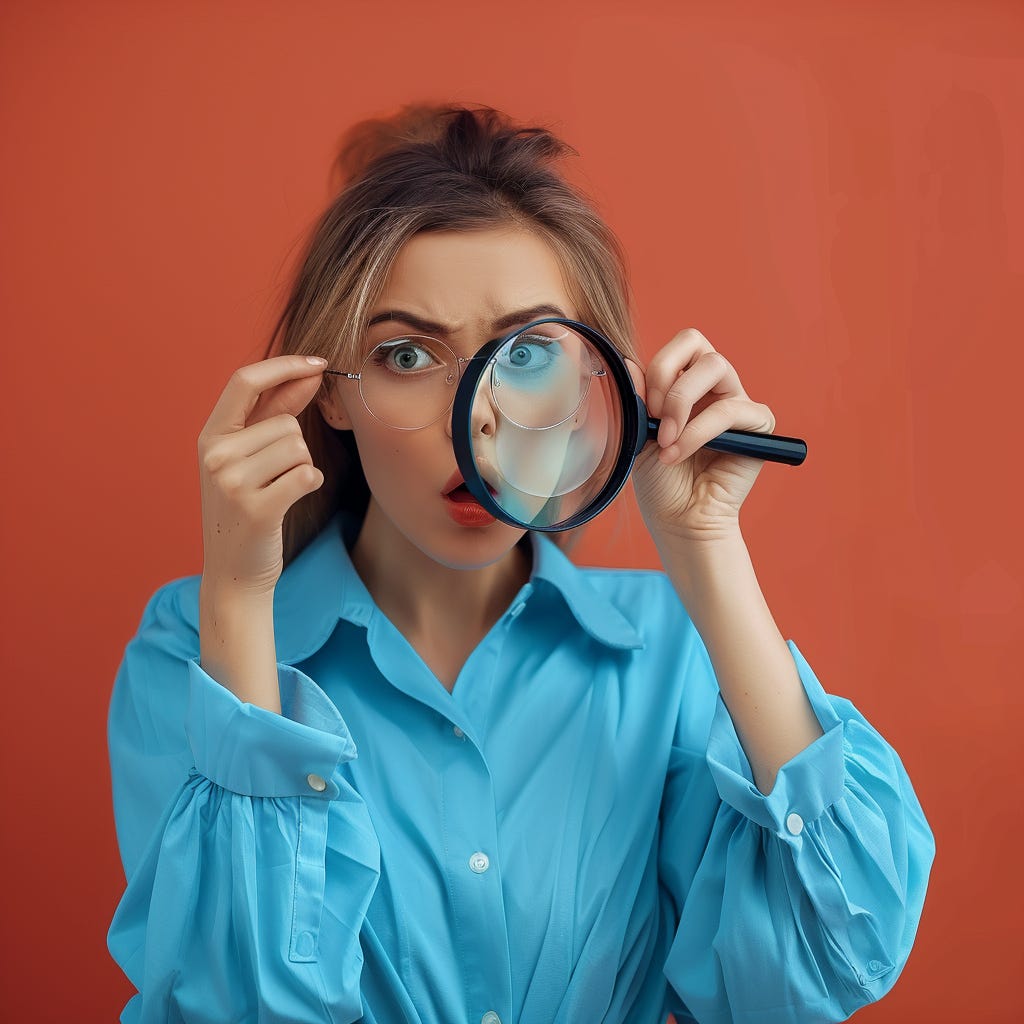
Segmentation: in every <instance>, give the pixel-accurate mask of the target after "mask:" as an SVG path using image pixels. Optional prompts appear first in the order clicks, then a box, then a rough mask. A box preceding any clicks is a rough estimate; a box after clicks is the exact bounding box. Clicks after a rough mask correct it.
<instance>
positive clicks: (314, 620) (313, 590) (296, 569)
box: [274, 511, 644, 665]
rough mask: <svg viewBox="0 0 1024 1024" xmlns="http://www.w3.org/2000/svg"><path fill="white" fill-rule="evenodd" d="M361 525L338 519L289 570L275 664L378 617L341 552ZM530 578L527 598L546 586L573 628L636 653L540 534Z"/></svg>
mask: <svg viewBox="0 0 1024 1024" xmlns="http://www.w3.org/2000/svg"><path fill="white" fill-rule="evenodd" d="M357 527H358V524H357V523H355V522H354V521H353V520H352V519H351V518H350V517H349V516H346V515H345V513H343V512H340V511H339V512H336V513H335V515H334V516H333V517H332V518H331V520H330V521H329V522H328V524H327V525H326V526H325V527H324V529H323V530H321V531H320V533H319V534H317V536H316V537H314V538H313V540H312V541H310V542H309V544H307V545H306V547H305V548H303V550H302V551H301V552H300V553H299V554H298V555H297V556H296V557H295V559H293V561H292V562H291V563H289V565H288V567H287V568H286V569H285V571H284V572H283V573H282V574H281V578H280V580H278V584H277V589H276V590H275V592H274V640H275V643H276V646H277V656H278V660H280V661H281V662H283V663H284V664H286V665H294V664H296V663H297V662H300V661H304V660H305V659H306V658H308V657H310V656H311V655H312V654H314V653H316V651H318V650H319V649H320V648H321V647H322V646H323V645H324V643H325V642H326V640H327V638H328V637H329V636H330V634H331V632H332V631H333V630H334V628H335V626H337V624H338V620H339V619H346V620H347V621H349V622H353V623H355V624H357V625H362V626H367V625H369V622H370V619H371V617H372V616H373V614H374V612H375V611H376V605H375V603H374V600H373V598H372V597H371V596H370V592H369V591H368V590H367V589H366V587H365V585H364V584H363V581H362V579H360V577H359V574H358V573H357V572H356V570H355V567H354V566H353V565H352V560H351V558H350V557H349V553H348V549H347V547H346V537H347V539H348V542H349V543H351V542H352V540H354V536H355V531H356V530H357ZM528 536H529V539H530V543H531V545H532V549H533V570H532V572H531V574H530V582H529V583H528V584H527V586H526V588H525V589H526V591H527V593H526V594H524V595H523V596H527V595H528V594H529V593H532V592H533V591H534V590H537V589H538V587H539V585H540V584H541V583H543V584H544V585H547V586H549V587H551V588H553V591H554V592H556V593H557V594H558V595H560V597H561V599H562V600H563V601H564V602H565V604H566V606H567V607H568V609H569V611H570V612H571V613H572V615H573V617H574V618H575V619H576V621H577V623H579V625H580V626H581V627H582V628H583V629H584V630H585V631H586V632H587V633H588V634H589V635H590V636H592V637H593V638H594V639H595V640H598V641H600V642H601V643H603V644H605V645H606V646H608V647H612V648H619V649H626V650H635V649H636V648H640V647H643V646H644V644H643V640H642V639H641V638H640V635H639V634H638V633H637V631H636V629H635V628H634V627H633V625H632V624H631V623H630V622H629V620H628V619H627V618H626V617H625V616H624V615H623V614H622V612H620V611H619V610H618V608H616V607H615V605H614V604H612V602H611V601H610V600H609V599H608V598H607V597H606V596H605V595H604V594H602V593H600V592H599V591H598V590H597V589H595V588H594V587H593V586H592V585H591V584H590V582H589V581H588V580H587V577H586V573H585V572H584V571H583V570H581V569H579V568H578V567H577V566H576V565H574V564H573V563H572V562H571V561H570V560H569V558H568V557H567V556H566V555H565V554H564V553H563V552H562V551H561V549H560V548H559V547H558V546H557V545H556V544H555V543H554V542H553V541H552V540H551V539H550V538H549V537H548V536H547V535H545V534H542V533H530V534H529V535H528Z"/></svg>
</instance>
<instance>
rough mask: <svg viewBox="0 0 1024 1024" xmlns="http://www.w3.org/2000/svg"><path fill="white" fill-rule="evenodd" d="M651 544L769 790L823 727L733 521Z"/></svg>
mask: <svg viewBox="0 0 1024 1024" xmlns="http://www.w3.org/2000/svg"><path fill="white" fill-rule="evenodd" d="M655 543H656V545H657V548H658V554H659V555H660V557H661V562H662V565H664V567H665V571H666V573H667V574H668V577H669V579H670V580H671V581H672V585H673V587H674V588H675V591H676V593H677V594H678V595H679V599H680V600H681V601H682V602H683V605H684V607H685V608H686V611H687V613H688V615H689V617H690V619H691V620H692V622H693V624H694V625H695V626H696V627H697V631H698V632H699V633H700V636H701V639H702V640H703V641H704V646H705V647H706V648H707V651H708V654H709V655H710V656H711V664H712V665H713V666H714V669H715V678H716V679H717V681H718V686H719V689H720V690H721V692H722V699H723V700H724V702H725V706H726V707H727V708H728V709H729V714H730V716H731V717H732V720H733V722H734V723H735V725H736V731H737V733H738V734H739V737H740V741H741V742H742V743H743V749H744V751H745V752H746V755H747V757H748V759H749V761H750V766H751V768H752V770H753V773H754V781H755V782H756V783H757V787H758V789H760V790H761V792H762V793H770V792H771V791H772V787H773V785H774V784H775V777H776V774H777V773H778V770H779V768H780V767H781V766H782V765H783V764H785V763H786V762H787V761H788V760H790V758H792V757H795V756H796V755H797V754H798V753H800V751H801V750H803V749H804V748H805V747H807V746H808V745H809V744H811V743H813V742H814V740H816V739H817V738H818V737H819V736H821V735H822V729H821V726H820V724H819V723H818V720H817V718H816V717H815V715H814V711H813V709H812V708H811V703H810V701H809V700H808V699H807V694H806V693H805V692H804V688H803V686H802V685H801V683H800V676H799V674H798V672H797V670H796V666H795V665H794V663H793V656H792V655H791V654H790V651H789V648H788V647H787V646H786V641H785V640H784V639H783V637H782V634H781V633H780V632H779V630H778V627H777V626H776V625H775V620H774V618H773V617H772V613H771V612H770V611H769V609H768V605H767V604H766V602H765V599H764V596H763V594H762V593H761V588H760V586H759V585H758V582H757V577H756V575H755V574H754V567H753V565H752V563H751V561H750V554H749V552H748V551H747V546H746V544H745V542H744V540H743V537H742V535H741V534H740V530H739V525H738V524H737V526H736V529H735V531H734V532H733V533H731V534H724V535H721V536H719V537H716V538H715V539H714V540H708V541H707V542H700V543H696V542H693V541H687V542H680V541H677V540H673V539H672V538H670V537H664V536H659V535H656V536H655Z"/></svg>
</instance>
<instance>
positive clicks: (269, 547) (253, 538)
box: [199, 355, 326, 597]
mask: <svg viewBox="0 0 1024 1024" xmlns="http://www.w3.org/2000/svg"><path fill="white" fill-rule="evenodd" d="M325 366H326V363H323V364H318V365H316V366H314V365H313V364H312V363H310V362H308V361H307V359H306V357H305V356H300V355H286V356H274V357H273V358H271V359H264V360H262V361H261V362H258V363H251V364H250V365H248V366H242V367H240V368H239V369H237V370H235V372H234V373H233V374H232V375H231V379H230V380H229V381H228V383H227V386H226V387H225V388H224V390H223V392H221V396H220V398H219V400H218V401H217V404H216V405H215V406H214V409H213V412H212V413H210V418H209V419H208V420H207V421H206V424H205V425H204V427H203V429H202V431H201V432H200V434H199V479H200V495H201V499H202V509H203V512H202V514H203V584H204V586H208V587H211V586H212V587H214V588H215V589H217V590H219V591H237V592H239V593H240V594H245V595H254V596H267V597H269V596H272V595H273V592H274V588H275V587H276V586H277V581H278V579H279V578H280V576H281V572H282V571H283V569H284V543H283V538H282V523H283V521H284V515H285V513H286V512H287V511H288V509H289V508H291V506H292V505H293V504H295V502H296V501H298V500H299V498H301V497H302V496H303V495H304V494H309V493H311V492H312V491H315V490H316V489H317V488H318V487H319V486H320V485H321V484H322V483H323V482H324V475H323V473H321V472H320V470H319V469H317V468H316V467H315V466H314V465H313V459H312V457H311V456H310V454H309V449H308V448H307V447H306V442H305V439H304V438H303V436H302V430H301V428H300V427H299V421H298V420H297V419H296V416H297V414H298V413H300V412H301V411H302V410H303V409H304V408H305V407H306V406H307V405H308V404H309V401H310V399H312V397H313V396H314V395H315V394H316V392H317V388H318V387H319V386H320V381H321V379H322V376H323V371H324V367H325Z"/></svg>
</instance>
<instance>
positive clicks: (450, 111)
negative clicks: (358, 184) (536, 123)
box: [331, 103, 575, 191]
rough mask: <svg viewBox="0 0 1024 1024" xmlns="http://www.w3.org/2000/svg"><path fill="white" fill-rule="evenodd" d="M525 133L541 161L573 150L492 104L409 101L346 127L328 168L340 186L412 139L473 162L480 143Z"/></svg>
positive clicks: (514, 138) (530, 148)
mask: <svg viewBox="0 0 1024 1024" xmlns="http://www.w3.org/2000/svg"><path fill="white" fill-rule="evenodd" d="M527 139H528V140H529V143H528V145H527V146H526V149H527V150H528V151H529V153H530V155H531V156H532V157H533V159H534V160H536V161H538V162H541V163H545V162H548V161H551V160H555V159H557V158H559V157H562V156H564V155H566V154H567V153H575V150H574V149H573V148H572V147H571V146H568V145H567V144H566V143H564V142H562V141H561V140H560V139H558V138H557V137H556V136H554V135H553V134H552V133H551V132H550V131H549V130H548V129H546V128H536V127H534V128H527V127H523V126H520V125H517V124H515V123H514V122H513V121H512V119H511V118H510V117H509V116H508V115H507V114H503V113H502V112H501V111H499V110H495V109H494V108H493V107H488V106H483V105H453V104H444V103H408V104H406V105H405V106H403V107H401V108H400V109H399V111H398V112H397V113H396V114H392V115H391V116H388V117H376V118H368V119H367V120H365V121H360V122H358V123H357V124H355V125H353V126H352V127H351V128H350V129H349V130H348V131H346V132H345V134H344V135H343V136H342V138H341V142H340V144H339V147H338V155H337V156H336V157H335V160H334V164H333V165H332V168H331V186H332V188H333V189H334V190H336V191H340V190H341V189H342V188H344V187H345V186H346V185H348V184H349V183H350V182H352V181H355V180H356V179H357V178H359V177H361V176H362V175H363V174H364V172H365V171H366V170H367V169H368V168H369V167H370V165H371V164H373V163H374V162H375V161H376V160H378V159H380V158H381V157H383V156H385V155H386V154H388V153H390V152H393V151H394V150H397V149H401V148H403V147H407V146H410V145H411V146H416V145H424V144H425V145H433V146H437V147H439V149H440V150H441V151H443V152H444V154H445V156H446V157H448V158H449V159H452V160H453V162H454V163H464V162H466V161H467V159H468V161H469V162H471V163H473V162H475V161H474V159H473V157H474V155H475V154H479V153H480V150H481V149H490V148H491V147H493V146H494V145H495V144H497V145H499V146H501V145H502V144H505V145H507V144H509V143H514V142H519V143H522V142H524V141H526V140H527ZM464 169H466V170H470V168H468V167H467V168H464Z"/></svg>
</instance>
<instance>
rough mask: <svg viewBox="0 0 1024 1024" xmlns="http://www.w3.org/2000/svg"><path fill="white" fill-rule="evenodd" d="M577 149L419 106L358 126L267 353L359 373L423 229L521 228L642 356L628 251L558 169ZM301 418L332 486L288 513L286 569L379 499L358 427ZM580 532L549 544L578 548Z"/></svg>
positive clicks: (314, 411)
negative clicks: (346, 515) (345, 517)
mask: <svg viewBox="0 0 1024 1024" xmlns="http://www.w3.org/2000/svg"><path fill="white" fill-rule="evenodd" d="M569 154H572V155H576V151H575V150H574V149H572V147H570V146H568V145H567V144H566V143H564V142H563V141H561V139H559V138H557V137H556V136H555V135H554V134H552V132H551V131H549V130H548V129H546V128H540V127H522V126H517V125H516V124H514V123H513V122H512V121H511V119H510V118H508V117H507V116H506V115H504V114H502V113H500V112H498V111H496V110H493V109H492V108H490V107H467V106H426V105H412V106H407V107H404V108H402V110H401V111H399V113H398V114H396V115H395V116H393V117H389V118H380V119H373V120H368V121H363V122H361V123H359V124H357V125H355V126H354V127H353V128H352V129H350V130H349V132H348V133H347V134H346V135H345V136H344V137H343V139H342V144H341V147H340V150H339V153H338V156H337V158H336V160H335V162H334V165H333V168H332V177H333V186H334V188H335V190H336V192H337V195H336V198H335V199H334V201H333V202H332V203H331V204H330V206H329V207H328V208H327V209H326V211H325V212H324V213H323V214H322V216H321V217H320V218H319V220H318V221H317V223H316V224H315V226H314V228H313V231H312V234H311V237H310V239H309V241H308V243H307V245H306V247H305V250H304V254H303V256H302V258H301V260H300V262H299V267H298V270H297V272H296V276H295V280H294V283H293V285H292V286H291V291H290V295H289V298H288V301H287V303H286V304H285V307H284V309H283V311H282V313H281V316H280V317H279V319H278V321H277V324H276V325H275V327H274V330H273V332H272V335H271V338H270V341H269V343H268V344H267V348H266V352H265V354H264V358H269V357H270V356H271V355H287V354H291V353H298V354H300V355H319V356H323V357H325V358H326V359H327V360H328V365H329V366H335V367H347V366H349V365H354V363H355V362H356V361H358V354H359V352H360V351H361V346H362V342H363V337H364V335H365V332H366V324H367V321H368V320H369V315H370V311H371V309H372V307H373V304H374V303H375V302H376V300H377V298H378V297H379V295H380V293H381V291H382V289H383V286H384V283H385V280H386V278H387V275H388V273H389V271H390V268H391V266H392V263H393V262H394V260H395V257H396V256H397V255H398V252H399V250H400V249H401V248H402V246H403V245H404V244H405V243H406V242H407V241H408V240H409V239H410V238H411V237H412V236H413V235H415V234H417V233H418V232H421V231H443V230H449V231H450V230H456V231H458V230H466V231H470V230H479V229H483V228H490V227H500V226H505V225H509V224H512V225H515V226H518V227H522V228H526V229H528V230H532V231H534V232H536V233H537V234H538V235H539V236H540V237H542V238H543V239H544V240H545V241H547V242H548V244H549V245H550V246H551V247H552V250H553V251H554V253H555V255H556V258H557V259H558V262H559V264H560V266H561V268H562V271H563V273H564V275H565V278H566V284H567V287H568V289H569V292H570V296H571V297H572V299H573V301H574V302H575V304H576V306H577V309H578V311H579V316H580V319H581V320H583V321H584V322H585V323H589V324H590V325H592V326H593V327H596V328H597V329H598V330H599V331H601V332H602V333H603V334H604V335H606V336H607V337H608V338H609V339H610V340H611V341H612V342H613V343H614V344H615V346H616V347H617V348H618V350H619V352H620V353H621V354H622V355H624V356H628V357H629V358H631V359H634V360H637V361H639V357H638V355H637V353H636V349H635V344H634V339H633V326H632V320H631V317H630V310H629V306H630V301H629V285H628V279H627V275H626V269H625V260H624V257H623V253H622V249H621V246H620V245H619V242H618V240H617V239H616V237H615V235H614V234H613V232H612V231H611V229H610V228H609V227H608V226H607V225H606V224H605V223H604V221H603V220H602V219H601V217H600V216H599V215H598V213H597V211H596V210H595V208H594V207H593V205H592V204H591V203H590V201H589V200H588V199H587V198H586V197H585V196H584V195H583V194H582V193H581V192H580V191H579V190H578V189H576V188H575V187H574V186H573V185H571V184H570V183H569V182H568V181H566V180H565V178H564V177H562V176H561V175H560V174H559V173H558V171H557V169H556V164H557V163H558V161H560V160H561V159H563V158H564V157H566V156H567V155H569ZM334 379H335V378H333V377H330V376H325V377H324V383H323V384H322V387H323V388H324V389H326V388H328V387H330V383H329V382H330V381H333V380H334ZM317 397H320V396H319V395H318V396H317ZM298 420H299V424H300V426H301V428H302V432H303V436H304V438H305V441H306V445H307V447H308V448H309V452H310V455H311V456H312V458H313V462H314V464H315V465H316V466H318V467H319V468H320V469H321V470H322V471H323V473H324V482H323V484H322V485H321V486H320V488H318V489H317V490H316V491H313V492H312V493H311V494H307V495H304V496H303V497H302V498H300V499H299V500H298V501H297V502H296V503H295V504H294V505H292V507H291V508H290V509H289V510H288V512H287V513H286V514H285V517H284V523H283V540H284V564H285V565H286V566H287V565H288V563H289V562H290V561H291V560H292V559H293V558H294V557H295V556H296V555H297V554H299V552H300V551H302V549H303V548H304V547H305V546H306V545H307V544H308V543H309V541H311V540H312V539H313V537H314V536H316V535H317V534H318V533H319V532H320V531H321V530H322V529H323V528H324V526H325V525H326V524H327V522H328V521H329V520H330V518H331V517H332V516H333V515H334V514H335V513H336V512H337V511H339V510H340V509H347V510H349V511H352V512H354V513H356V514H358V515H362V514H363V513H364V512H365V509H366V504H367V502H368V500H369V488H368V487H367V484H366V478H365V476H364V475H363V471H362V466H361V464H360V462H359V455H358V453H357V451H356V447H355V443H354V441H353V439H352V435H351V431H343V430H336V429H334V428H333V427H331V426H330V425H329V424H327V423H326V422H325V420H324V418H323V416H322V415H321V412H320V410H319V408H318V406H317V402H316V401H315V400H314V401H311V402H310V403H309V404H308V405H307V406H306V407H305V408H304V409H303V410H302V412H300V413H299V415H298ZM579 529H582V527H581V528H579ZM577 534H578V530H571V531H566V532H564V533H557V534H553V535H552V539H554V540H555V541H556V543H558V544H560V545H561V546H562V548H563V550H569V549H570V548H571V547H572V546H573V544H574V543H575V539H576V537H575V536H574V535H577Z"/></svg>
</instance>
